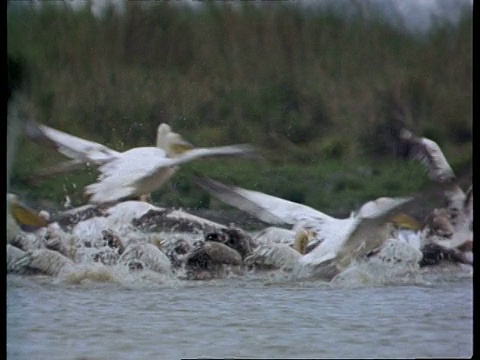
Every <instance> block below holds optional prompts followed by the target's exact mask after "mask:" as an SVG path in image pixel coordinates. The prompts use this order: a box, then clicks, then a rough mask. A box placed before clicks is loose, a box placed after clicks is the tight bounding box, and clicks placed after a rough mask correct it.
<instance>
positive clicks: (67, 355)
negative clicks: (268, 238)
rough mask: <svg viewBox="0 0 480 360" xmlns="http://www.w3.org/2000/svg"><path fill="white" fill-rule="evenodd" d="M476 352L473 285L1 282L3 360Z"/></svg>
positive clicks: (441, 281)
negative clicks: (4, 313) (4, 317)
mask: <svg viewBox="0 0 480 360" xmlns="http://www.w3.org/2000/svg"><path fill="white" fill-rule="evenodd" d="M442 276H443V275H442ZM472 354H473V287H472V278H471V277H451V278H446V277H437V278H435V279H433V281H425V282H423V283H418V282H415V283H412V284H402V285H381V286H380V285H375V286H374V285H364V286H339V285H331V284H325V283H321V282H313V281H310V282H308V281H304V282H294V281H288V280H278V281H277V280H268V279H248V278H238V279H225V280H214V281H175V282H167V283H163V284H158V285H151V284H149V285H144V286H142V285H141V284H138V286H137V285H134V284H133V285H132V286H121V285H119V284H116V283H88V282H87V283H81V284H76V285H72V284H66V283H63V282H59V281H55V280H53V279H52V278H49V277H43V276H30V277H25V276H19V275H11V274H9V275H8V276H7V356H8V359H9V360H14V359H180V358H193V357H204V358H205V357H216V358H224V357H236V358H242V357H243V358H247V357H248V358H325V357H330V358H335V357H336V358H338V357H343V358H345V357H347V358H358V357H360V358H364V357H369V358H372V357H377V358H378V357H381V358H405V357H407V358H414V357H471V356H472Z"/></svg>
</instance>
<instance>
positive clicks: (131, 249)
mask: <svg viewBox="0 0 480 360" xmlns="http://www.w3.org/2000/svg"><path fill="white" fill-rule="evenodd" d="M118 262H119V263H120V264H126V265H128V266H129V267H130V266H132V264H138V263H140V264H142V266H143V264H144V265H145V267H147V268H148V269H150V270H152V271H156V272H159V273H162V274H171V273H172V264H171V263H170V259H169V258H168V257H167V255H165V254H164V253H163V252H162V251H161V250H160V249H159V248H158V247H157V246H155V245H153V244H150V243H140V244H132V245H129V246H127V248H126V249H125V252H124V253H123V254H122V255H121V256H120V258H119V259H118Z"/></svg>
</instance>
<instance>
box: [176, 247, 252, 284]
mask: <svg viewBox="0 0 480 360" xmlns="http://www.w3.org/2000/svg"><path fill="white" fill-rule="evenodd" d="M178 258H179V259H181V261H182V262H183V266H184V268H185V270H186V275H187V279H194V280H209V279H212V278H215V277H220V276H222V275H225V274H226V272H227V271H226V269H225V267H224V265H227V266H228V265H231V266H241V265H242V263H243V262H242V256H241V255H240V254H239V253H238V251H236V250H235V249H232V248H231V247H229V246H227V245H225V244H222V243H220V242H217V241H209V240H208V241H203V240H201V241H196V242H195V243H194V244H193V247H192V248H191V249H190V250H189V252H187V253H186V254H185V255H183V256H182V257H177V259H178Z"/></svg>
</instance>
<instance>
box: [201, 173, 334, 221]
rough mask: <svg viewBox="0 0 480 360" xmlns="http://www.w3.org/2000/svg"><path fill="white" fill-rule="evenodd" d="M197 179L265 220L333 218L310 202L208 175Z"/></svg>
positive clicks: (222, 196) (224, 199)
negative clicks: (245, 187)
mask: <svg viewBox="0 0 480 360" xmlns="http://www.w3.org/2000/svg"><path fill="white" fill-rule="evenodd" d="M197 183H198V185H200V186H201V187H202V188H203V189H205V190H206V191H208V192H209V193H211V194H212V195H214V196H215V197H217V198H218V199H220V200H221V201H223V202H225V203H226V204H228V205H231V206H233V207H236V208H238V209H240V210H242V211H245V212H246V213H249V214H250V215H253V216H256V217H257V218H259V219H260V220H262V221H264V222H266V223H270V224H276V225H282V224H290V225H294V224H296V223H297V222H299V221H307V222H310V221H311V222H315V223H318V222H323V221H329V220H331V219H333V218H332V217H330V216H328V215H326V214H324V213H321V212H320V211H317V210H315V209H313V208H311V207H309V206H306V205H302V204H298V203H295V202H292V201H288V200H284V199H281V198H278V197H275V196H272V195H267V194H264V193H261V192H258V191H253V190H246V189H242V188H239V187H234V186H227V185H224V184H222V183H220V182H218V181H214V180H211V179H208V178H197Z"/></svg>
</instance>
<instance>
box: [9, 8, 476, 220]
mask: <svg viewBox="0 0 480 360" xmlns="http://www.w3.org/2000/svg"><path fill="white" fill-rule="evenodd" d="M136 3H137V2H134V1H132V2H127V9H126V12H125V14H124V15H118V14H117V13H116V12H114V11H113V9H112V10H111V11H107V12H106V13H105V14H104V16H103V17H102V18H97V17H95V16H93V15H92V13H91V12H90V11H89V10H88V9H87V8H85V9H84V10H79V11H71V10H68V9H65V8H62V7H59V6H49V5H48V3H45V4H44V5H43V6H42V7H41V8H39V9H36V10H33V9H31V8H28V7H24V8H23V9H21V10H15V11H8V13H7V52H8V58H9V60H8V61H9V63H8V70H9V72H8V73H9V79H8V80H9V89H10V90H11V89H13V90H12V91H13V92H14V94H15V103H16V104H17V106H19V107H21V108H22V110H23V111H25V112H26V113H28V114H29V116H31V117H32V118H34V119H35V120H36V121H38V122H40V123H43V124H46V125H49V126H51V127H54V128H57V129H59V130H63V131H66V132H69V133H71V134H73V135H76V136H80V137H84V138H86V139H89V140H93V141H97V142H101V143H103V144H105V145H107V146H109V147H111V148H113V149H116V150H120V151H121V150H127V149H128V148H131V147H135V146H151V145H153V144H154V142H155V137H156V129H157V126H158V125H159V124H160V123H162V122H166V123H169V124H170V125H171V126H172V127H173V129H174V130H175V131H177V132H179V133H181V134H182V135H183V136H184V137H185V138H186V139H188V140H189V141H191V142H192V143H194V144H195V145H196V146H216V145H225V144H233V143H253V144H255V145H256V146H258V147H259V148H260V149H261V155H262V158H261V159H259V160H239V161H238V160H228V159H225V160H223V159H221V160H218V159H214V160H202V161H198V162H196V163H192V164H185V165H183V166H182V169H181V170H180V171H179V172H177V174H176V175H175V176H174V178H173V179H172V180H171V181H170V183H169V184H168V186H166V187H165V188H164V189H161V190H159V191H158V192H156V193H155V194H153V199H154V201H155V202H156V203H158V204H159V205H161V206H176V207H186V208H210V209H222V208H224V207H225V205H222V204H220V203H219V202H218V201H216V200H215V199H212V198H210V196H209V195H208V194H206V193H205V192H204V191H203V190H201V189H200V188H199V187H197V186H196V185H195V184H194V182H193V181H192V174H194V173H200V174H203V175H207V176H210V177H212V178H214V179H217V180H219V181H223V182H226V183H229V184H236V185H238V186H241V187H245V188H249V189H253V190H258V191H263V192H266V193H269V194H272V195H276V196H280V197H283V198H286V199H289V200H293V201H297V202H301V203H305V204H307V205H310V206H313V207H316V208H318V209H321V210H322V211H325V212H327V213H331V214H336V213H348V212H349V211H350V210H352V209H354V208H355V207H357V206H359V205H360V204H362V203H363V202H364V201H367V200H370V199H373V198H376V197H379V196H397V195H407V194H409V193H412V192H414V191H418V190H420V189H424V188H426V187H428V186H429V184H430V181H429V180H428V178H427V177H426V175H425V174H424V171H423V169H422V168H421V167H420V166H419V165H418V164H414V163H411V162H407V161H405V160H403V159H399V158H398V157H397V154H396V149H395V142H394V135H395V132H396V131H398V129H399V128H400V127H401V126H406V127H407V128H409V129H410V130H412V131H413V132H414V133H416V134H418V135H421V136H427V137H429V138H431V139H433V140H434V141H436V142H438V144H439V145H440V146H441V148H442V149H443V151H444V153H445V155H446V157H447V159H448V160H449V162H450V164H451V166H452V168H453V169H454V171H457V172H464V169H465V168H468V167H470V166H471V161H472V103H473V102H472V100H473V99H472V20H473V19H472V12H471V11H466V12H465V14H464V15H463V17H462V18H461V19H460V21H459V22H458V23H457V24H456V25H452V24H450V23H446V22H445V23H443V22H437V24H436V25H435V26H433V27H432V28H431V29H430V31H429V32H427V33H425V34H423V35H422V36H416V35H415V34H410V33H406V32H403V31H400V30H399V29H398V28H396V27H394V26H393V25H391V24H389V23H387V22H386V21H385V20H382V19H381V18H380V17H375V16H373V17H372V16H370V17H369V19H368V21H366V20H365V18H364V17H362V16H361V13H358V14H357V15H352V16H350V17H349V18H348V19H346V18H344V17H342V16H340V15H338V13H336V12H333V11H329V10H328V9H324V10H323V11H317V12H309V13H305V12H302V11H301V10H299V9H298V8H296V7H292V6H286V5H282V3H281V2H278V3H277V4H276V6H269V7H267V8H262V7H257V6H254V5H252V4H251V3H250V2H248V1H247V2H242V4H241V6H235V7H233V6H230V5H229V4H228V3H227V4H223V5H219V4H218V3H217V2H207V3H205V5H204V6H202V7H201V8H200V7H199V8H196V9H192V8H188V7H176V6H172V5H171V3H170V2H158V3H157V2H155V4H152V6H149V7H148V8H144V7H141V6H138V5H137V4H136ZM61 160H63V157H62V156H61V155H58V154H56V153H55V152H54V151H51V150H49V149H43V148H40V147H39V146H38V145H36V144H32V143H30V142H29V141H28V140H26V139H23V138H22V137H20V138H19V139H18V144H17V146H16V152H15V157H14V164H13V170H12V174H11V179H10V181H11V187H12V191H15V192H17V193H19V194H20V195H21V196H22V197H23V198H24V199H28V200H30V201H40V200H41V201H42V202H41V204H42V206H44V207H51V208H55V207H57V208H58V207H60V206H61V204H63V202H64V201H65V197H66V196H67V195H68V196H69V197H70V198H71V200H72V202H73V205H81V204H83V203H85V202H86V199H85V198H84V197H83V195H82V189H83V187H84V186H85V185H86V184H88V183H90V182H92V181H94V180H95V177H96V176H97V175H98V174H97V172H96V171H94V170H91V169H86V170H85V171H77V172H75V173H71V174H67V175H64V176H56V177H55V178H53V179H48V180H43V181H40V180H38V179H32V176H31V175H32V174H33V171H34V170H35V169H39V168H41V167H44V166H47V165H52V164H54V163H55V162H56V161H61Z"/></svg>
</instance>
